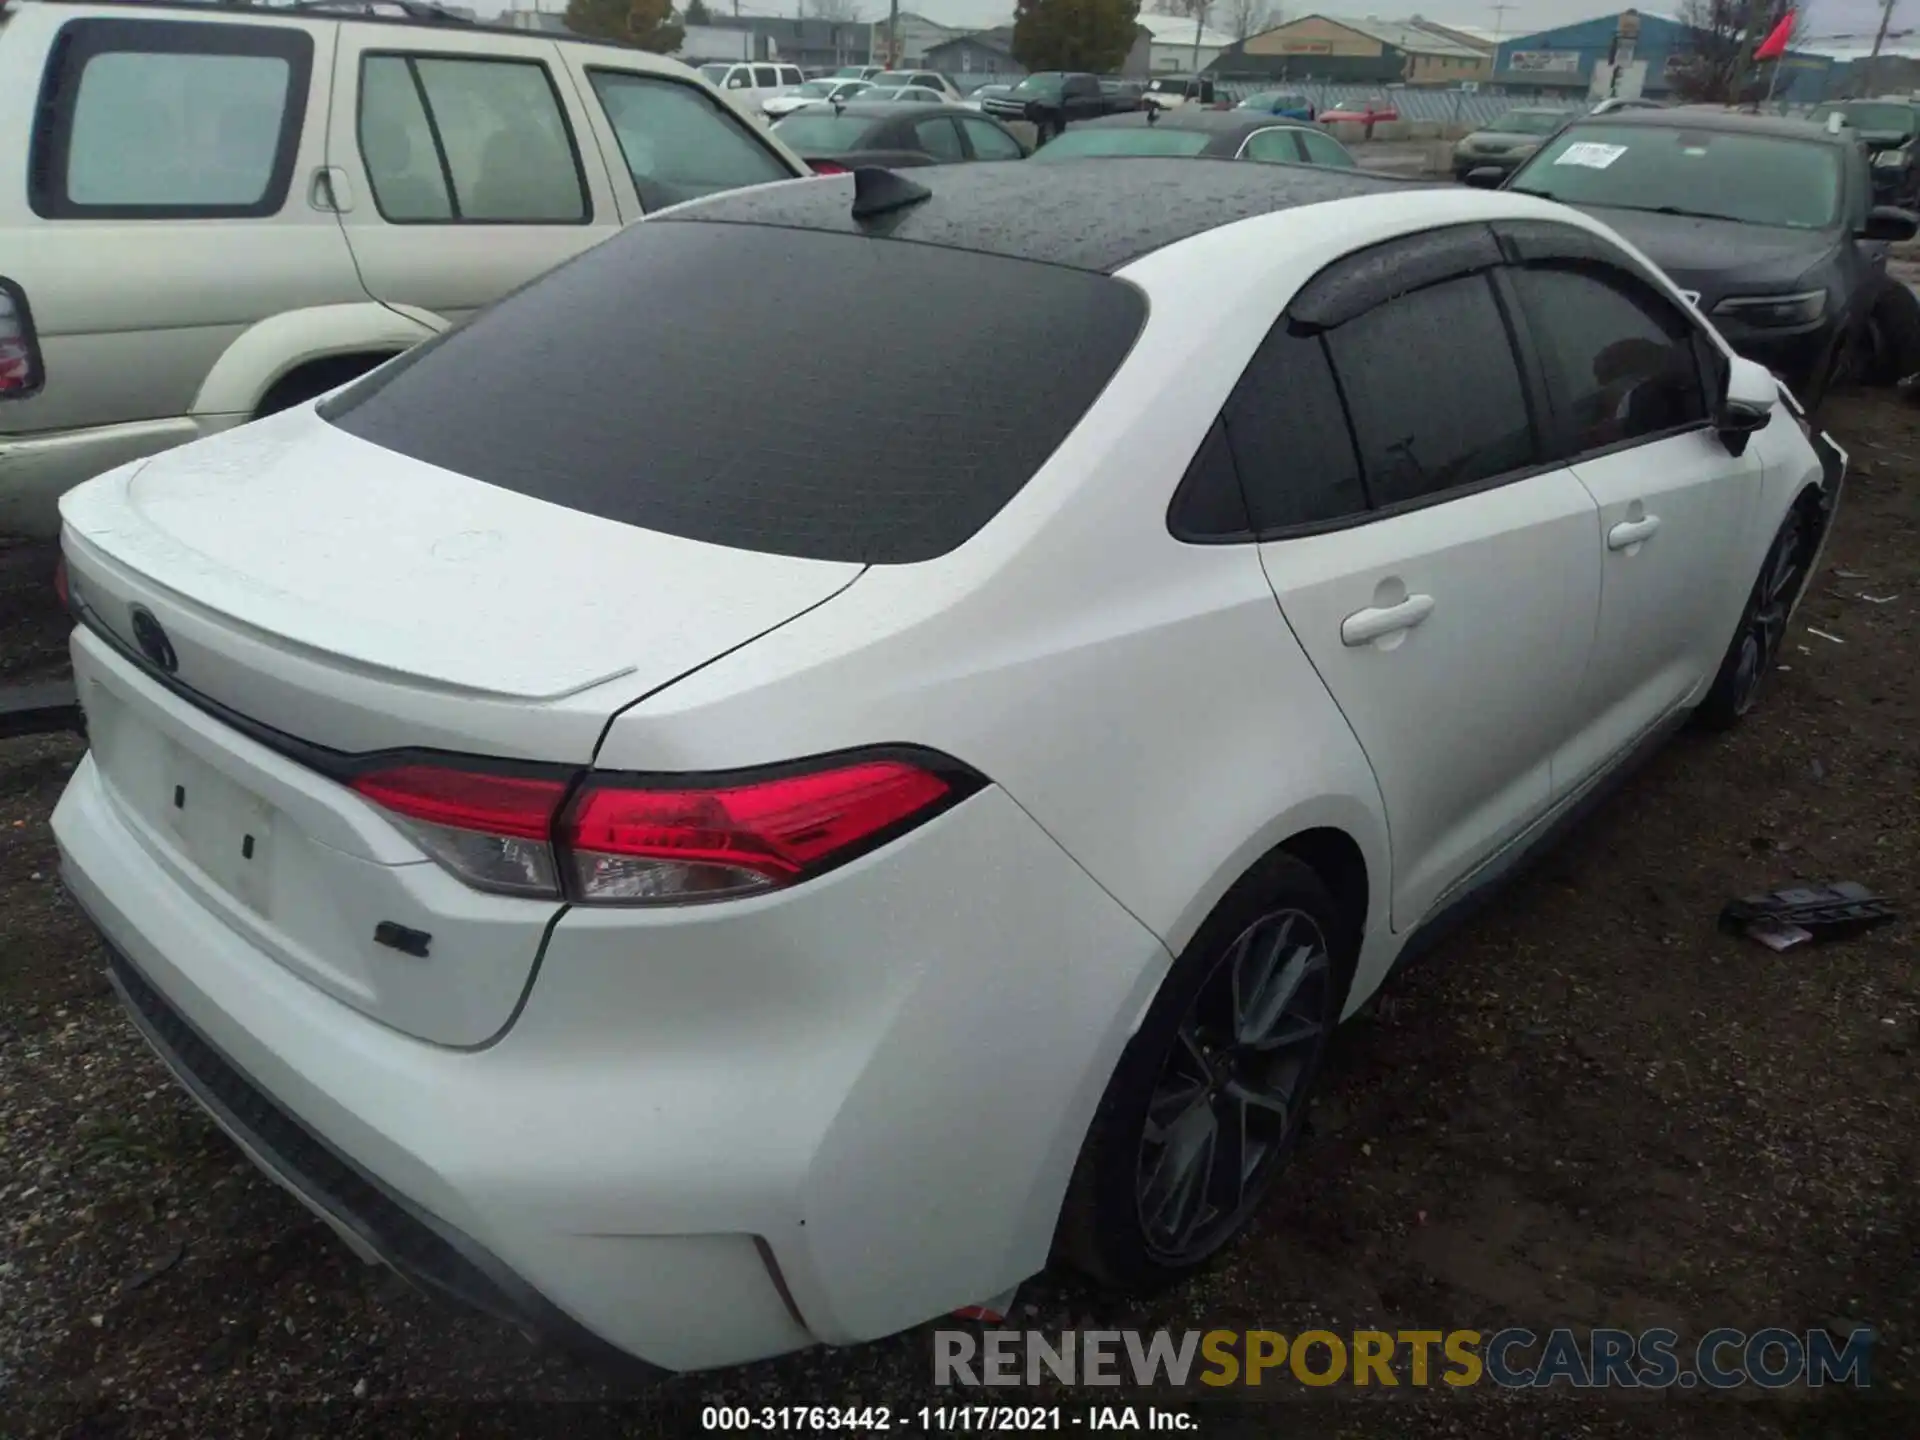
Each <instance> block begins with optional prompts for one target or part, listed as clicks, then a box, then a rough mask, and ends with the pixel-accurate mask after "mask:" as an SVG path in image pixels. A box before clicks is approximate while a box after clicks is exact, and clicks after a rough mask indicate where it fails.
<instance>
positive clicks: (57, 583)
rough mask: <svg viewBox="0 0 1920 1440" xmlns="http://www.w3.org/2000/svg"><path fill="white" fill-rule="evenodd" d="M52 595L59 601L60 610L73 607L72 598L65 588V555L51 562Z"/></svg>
mask: <svg viewBox="0 0 1920 1440" xmlns="http://www.w3.org/2000/svg"><path fill="white" fill-rule="evenodd" d="M53 596H54V599H56V600H58V601H59V602H60V608H61V609H62V610H72V609H73V600H72V598H71V596H70V595H69V593H68V590H67V557H66V556H64V555H62V556H61V557H60V558H59V559H58V560H56V561H54V562H53Z"/></svg>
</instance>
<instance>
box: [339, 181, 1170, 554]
mask: <svg viewBox="0 0 1920 1440" xmlns="http://www.w3.org/2000/svg"><path fill="white" fill-rule="evenodd" d="M807 183H809V184H821V185H825V184H833V183H839V182H833V181H825V180H820V181H809V182H807ZM783 276H785V277H794V276H804V277H805V283H804V284H796V283H791V282H790V279H789V280H782V279H781V278H780V277H783ZM769 287H771V288H769ZM756 296H757V297H762V299H761V300H755V299H754V298H753V297H756ZM716 297H732V300H731V301H730V302H729V303H717V302H716ZM763 302H764V303H763ZM902 315H911V316H913V317H914V324H913V325H911V326H902V325H901V323H900V317H901V316H902ZM1145 318H1146V303H1145V301H1144V299H1143V298H1142V297H1141V295H1140V294H1139V292H1138V291H1137V290H1135V289H1134V288H1133V287H1132V286H1130V285H1128V284H1126V283H1124V282H1122V281H1119V280H1115V279H1112V278H1110V277H1108V276H1105V275H1096V274H1090V273H1088V272H1086V271H1082V270H1072V269H1068V268H1066V267H1064V266H1059V265H1043V264H1038V263H1035V262H1032V261H1026V260H1011V259H1005V258H1002V257H999V256H991V255H980V254H976V253H974V252H972V251H965V250H955V249H949V248H945V247H937V246H932V245H917V244H908V243H904V242H901V241H893V240H885V239H879V238H870V237H867V236H862V235H846V234H826V233H822V232H819V231H812V230H794V229H782V228H775V227H771V226H759V225H740V224H716V223H704V224H703V223H701V222H699V221H694V220H688V221H676V220H671V219H663V220H655V221H648V222H645V223H643V224H639V225H635V226H633V227H631V228H630V229H628V230H626V231H624V232H622V233H621V234H620V235H617V236H615V237H614V238H613V239H611V240H609V241H607V242H606V243H605V244H602V245H600V246H598V247H597V248H595V249H593V250H590V251H588V252H587V253H586V254H584V255H582V256H581V257H580V258H578V259H577V260H574V261H573V262H571V263H569V264H567V265H564V266H562V267H561V268H560V269H558V270H555V271H553V272H552V273H550V274H548V275H547V276H545V277H544V278H542V279H541V280H538V281H536V282H535V283H534V284H532V285H530V286H528V287H527V288H525V289H523V290H520V291H517V292H515V293H514V294H512V295H510V296H508V297H507V298H506V299H505V300H502V301H500V302H499V303H498V304H496V305H494V306H493V307H491V308H490V309H487V310H485V311H482V312H481V313H480V314H479V315H477V316H476V317H474V318H473V319H472V320H470V321H468V322H467V323H466V324H464V325H462V326H460V327H458V328H457V329H455V330H452V331H449V332H448V333H447V334H445V335H444V336H442V337H441V338H440V339H439V340H436V341H430V342H428V343H427V344H426V345H423V346H421V347H419V348H418V349H416V350H414V351H412V352H410V353H409V354H408V355H407V356H405V357H403V358H402V359H400V360H398V361H396V362H395V363H393V364H391V365H388V366H386V367H384V368H383V369H381V370H379V371H377V372H375V373H374V374H372V375H370V376H368V377H367V378H366V379H365V380H363V381H361V382H360V383H358V384H356V385H353V386H350V387H348V388H347V389H346V390H344V391H342V392H341V393H339V394H338V395H336V396H334V397H333V398H332V399H331V400H329V401H328V402H327V403H326V404H325V405H324V406H322V407H321V414H322V415H324V416H325V417H326V418H327V419H328V420H330V421H332V422H333V423H334V424H335V425H337V426H339V427H340V428H341V429H342V430H345V431H347V432H348V433H350V434H353V435H357V436H359V437H360V438H361V439H363V440H367V441H370V442H372V443H373V444H375V445H379V446H382V447H384V448H385V449H388V450H393V451H398V452H399V453H400V454H403V455H409V456H411V457H413V458H414V459H416V460H421V461H425V462H426V463H427V464H430V465H436V466H439V467H441V468H443V469H447V470H452V471H456V472H458V473H460V474H463V475H469V476H472V477H473V478H474V479H476V480H482V481H485V482H486V483H487V484H490V485H498V486H500V487H502V488H504V489H508V490H513V491H517V492H519V493H520V494H523V495H531V496H533V497H535V498H536V499H540V500H546V501H549V502H551V503H553V504H556V505H564V506H566V507H568V508H569V509H573V510H579V511H584V512H586V513H588V514H591V515H598V516H602V517H604V518H606V519H609V520H617V521H620V522H622V523H625V524H629V525H637V526H643V527H645V528H647V529H649V530H658V531H662V532H665V533H667V534H670V535H678V536H682V537H684V538H686V539H690V540H702V541H707V542H710V543H712V544H716V545H728V546H732V547H735V548H738V549H746V550H759V551H764V552H768V553H772V554H779V555H793V556H800V557H803V558H808V559H818V560H850V561H866V562H872V563H878V564H889V563H891V564H902V563H909V562H913V561H918V560H928V559H932V558H933V557H934V556H936V555H941V554H944V553H945V552H947V551H948V550H951V549H952V548H953V547H955V546H956V545H959V544H960V543H962V542H963V541H965V540H966V539H967V538H968V537H969V536H971V535H972V534H974V532H975V531H977V530H978V529H979V528H980V527H981V526H982V525H985V524H986V523H987V521H989V520H990V519H992V518H993V516H994V515H995V514H997V513H998V512H999V510H1000V508H1001V507H1002V506H1003V505H1005V504H1006V503H1007V501H1009V500H1010V499H1012V498H1013V496H1014V495H1015V494H1016V493H1018V492H1019V490H1020V488H1021V487H1022V486H1023V485H1024V484H1026V482H1027V480H1028V479H1029V478H1030V477H1031V476H1032V475H1033V473H1034V472H1035V471H1036V470H1038V469H1039V468H1040V466H1041V464H1042V463H1044V462H1045V460H1046V459H1047V457H1048V456H1049V455H1051V454H1052V453H1053V451H1054V450H1055V449H1056V448H1057V447H1058V446H1059V444H1060V442H1061V441H1062V440H1064V439H1065V438H1066V436H1067V434H1068V432H1069V431H1071V430H1072V429H1073V427H1074V426H1075V425H1076V424H1078V423H1079V421H1080V418H1081V416H1082V415H1084V414H1085V413H1086V411H1087V408H1088V406H1090V405H1091V404H1092V403H1093V401H1094V399H1095V398H1096V397H1097V396H1098V395H1099V393H1100V391H1101V389H1102V388H1103V387H1104V386H1105V385H1106V383H1107V381H1108V379H1109V378H1110V377H1111V376H1112V375H1113V372H1114V371H1115V370H1116V369H1117V368H1118V367H1119V365H1120V362H1121V361H1122V360H1123V359H1124V358H1125V357H1126V353H1127V351H1128V349H1129V348H1130V347H1131V345H1132V344H1133V340H1134V337H1135V335H1137V334H1138V332H1139V329H1140V326H1141V324H1142V322H1143V321H1144V320H1145ZM929 335H933V336H938V337H939V339H938V342H937V343H929V342H928V340H927V339H926V337H927V336H929ZM834 336H857V337H859V339H858V341H857V342H856V343H853V344H850V345H848V346H846V347H844V348H843V347H840V346H838V345H836V344H834V343H833V339H832V337H834ZM1063 336H1071V337H1072V344H1071V345H1067V344H1063V343H1062V338H1061V337H1063ZM1035 356H1046V357H1048V358H1047V363H1045V364H1035V363H1033V359H1034V357H1035Z"/></svg>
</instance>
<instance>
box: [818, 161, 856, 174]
mask: <svg viewBox="0 0 1920 1440" xmlns="http://www.w3.org/2000/svg"><path fill="white" fill-rule="evenodd" d="M807 168H808V169H809V170H811V171H813V173H814V174H816V175H851V174H852V173H853V172H852V171H851V170H849V169H848V168H847V167H846V166H844V165H841V164H839V163H837V162H836V161H833V160H809V161H808V162H807Z"/></svg>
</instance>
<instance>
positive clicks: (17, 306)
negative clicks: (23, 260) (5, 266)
mask: <svg viewBox="0 0 1920 1440" xmlns="http://www.w3.org/2000/svg"><path fill="white" fill-rule="evenodd" d="M39 388H40V347H39V346H38V344H36V343H35V341H34V338H33V321H32V319H31V317H30V316H29V315H28V314H27V300H26V296H24V295H22V294H21V293H20V289H19V287H18V286H17V285H15V284H14V283H13V282H12V281H10V280H6V279H0V400H5V399H9V398H11V397H14V396H19V395H30V394H32V393H33V392H34V391H35V390H38V389H39Z"/></svg>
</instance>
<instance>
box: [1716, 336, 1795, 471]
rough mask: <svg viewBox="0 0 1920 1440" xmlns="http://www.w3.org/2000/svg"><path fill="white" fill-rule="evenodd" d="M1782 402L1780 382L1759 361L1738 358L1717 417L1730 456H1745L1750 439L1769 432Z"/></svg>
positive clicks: (1722, 442)
mask: <svg viewBox="0 0 1920 1440" xmlns="http://www.w3.org/2000/svg"><path fill="white" fill-rule="evenodd" d="M1779 400H1780V382H1779V381H1777V380H1775V379H1774V378H1773V372H1772V371H1770V370H1768V369H1767V367H1766V366H1764V365H1762V364H1760V363H1758V362H1757V361H1753V360H1748V359H1745V358H1743V357H1742V356H1738V355H1736V356H1734V357H1733V360H1732V361H1731V362H1730V363H1729V366H1728V370H1727V393H1726V394H1725V395H1724V396H1722V397H1721V400H1720V409H1719V411H1718V412H1717V413H1716V414H1715V415H1714V417H1713V428H1714V429H1715V430H1717V431H1719V433H1720V443H1721V444H1723V445H1725V446H1726V447H1727V453H1728V454H1729V455H1744V454H1745V453H1746V450H1747V437H1748V436H1750V435H1753V434H1755V433H1757V432H1759V431H1761V430H1764V429H1766V428H1767V426H1768V424H1770V423H1771V422H1772V420H1773V407H1774V406H1775V405H1776V404H1778V403H1779Z"/></svg>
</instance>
